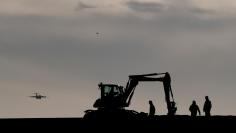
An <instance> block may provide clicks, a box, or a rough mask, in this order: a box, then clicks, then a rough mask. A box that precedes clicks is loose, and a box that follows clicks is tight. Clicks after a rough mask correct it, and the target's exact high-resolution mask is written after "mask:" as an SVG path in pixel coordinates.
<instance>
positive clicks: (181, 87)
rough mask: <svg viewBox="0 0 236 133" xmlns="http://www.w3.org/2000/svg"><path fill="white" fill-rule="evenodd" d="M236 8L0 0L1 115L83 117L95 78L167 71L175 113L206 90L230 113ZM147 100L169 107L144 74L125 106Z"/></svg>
mask: <svg viewBox="0 0 236 133" xmlns="http://www.w3.org/2000/svg"><path fill="white" fill-rule="evenodd" d="M235 13H236V1H235V0H112V1H111V0H40V1H39V0H0V64H1V67H0V117H4V118H5V117H8V118H9V117H81V116H83V115H84V112H83V111H84V110H86V109H92V108H93V107H92V105H93V103H94V101H95V100H96V99H97V98H98V97H99V95H100V93H99V90H98V89H97V88H98V87H97V84H98V83H100V82H104V83H115V84H119V85H126V82H127V81H128V75H130V74H146V73H154V72H166V71H168V72H170V74H171V77H172V88H173V93H174V98H175V100H176V102H177V107H178V111H177V114H183V115H186V114H190V112H189V110H188V108H189V105H190V104H191V102H192V100H196V101H197V104H198V105H199V106H200V108H201V110H202V106H203V103H204V96H205V95H208V96H209V97H210V99H211V100H212V104H213V108H212V114H213V115H236V106H235V101H236V62H235V57H236V44H235V42H236V36H235V35H236V17H235ZM96 33H99V34H96ZM34 92H40V93H42V94H43V95H47V96H48V98H47V99H44V100H35V99H31V98H29V97H28V96H30V95H32V93H34ZM148 100H153V102H154V105H155V106H156V113H157V114H166V113H167V109H166V103H165V100H164V91H163V86H162V83H160V82H150V83H140V84H139V85H138V87H137V88H136V90H135V93H134V96H133V99H132V101H131V106H130V107H129V108H128V109H134V110H136V111H139V112H141V111H143V112H148V108H149V106H148Z"/></svg>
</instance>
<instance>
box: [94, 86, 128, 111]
mask: <svg viewBox="0 0 236 133" xmlns="http://www.w3.org/2000/svg"><path fill="white" fill-rule="evenodd" d="M98 86H99V90H100V91H101V98H99V99H97V100H96V101H95V103H94V105H93V107H95V108H109V107H110V108H111V107H112V106H116V107H117V106H118V105H117V104H118V103H119V102H120V100H121V98H122V95H123V93H124V90H123V86H118V85H115V84H103V83H100V84H99V85H98Z"/></svg>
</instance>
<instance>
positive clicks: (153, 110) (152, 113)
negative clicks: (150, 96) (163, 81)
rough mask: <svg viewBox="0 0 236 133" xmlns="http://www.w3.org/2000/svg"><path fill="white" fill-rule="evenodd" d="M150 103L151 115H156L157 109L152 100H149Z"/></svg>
mask: <svg viewBox="0 0 236 133" xmlns="http://www.w3.org/2000/svg"><path fill="white" fill-rule="evenodd" d="M149 105H150V108H149V117H154V115H155V112H156V109H155V106H154V105H153V103H152V101H151V100H149Z"/></svg>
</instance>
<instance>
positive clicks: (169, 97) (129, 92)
mask: <svg viewBox="0 0 236 133" xmlns="http://www.w3.org/2000/svg"><path fill="white" fill-rule="evenodd" d="M163 75H164V76H163ZM154 76H160V77H154ZM145 81H159V82H163V86H164V92H165V100H166V104H167V109H168V115H174V114H175V112H176V110H177V108H176V107H175V102H174V98H173V92H172V88H171V77H170V74H169V73H168V72H166V73H152V74H144V75H130V76H129V81H128V82H127V85H126V88H125V90H124V95H123V100H122V101H124V103H125V104H126V107H128V106H129V105H130V102H131V99H132V96H133V94H134V90H135V88H136V86H137V85H138V83H139V82H145Z"/></svg>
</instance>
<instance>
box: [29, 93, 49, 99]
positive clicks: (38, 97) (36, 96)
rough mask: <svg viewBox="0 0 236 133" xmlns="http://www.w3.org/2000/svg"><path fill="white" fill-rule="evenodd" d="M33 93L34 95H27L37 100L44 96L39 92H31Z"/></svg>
mask: <svg viewBox="0 0 236 133" xmlns="http://www.w3.org/2000/svg"><path fill="white" fill-rule="evenodd" d="M33 94H35V95H34V96H29V97H31V98H35V99H38V100H40V99H42V98H46V96H43V95H41V94H39V93H33Z"/></svg>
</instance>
